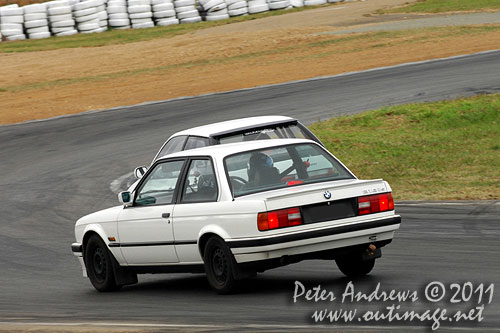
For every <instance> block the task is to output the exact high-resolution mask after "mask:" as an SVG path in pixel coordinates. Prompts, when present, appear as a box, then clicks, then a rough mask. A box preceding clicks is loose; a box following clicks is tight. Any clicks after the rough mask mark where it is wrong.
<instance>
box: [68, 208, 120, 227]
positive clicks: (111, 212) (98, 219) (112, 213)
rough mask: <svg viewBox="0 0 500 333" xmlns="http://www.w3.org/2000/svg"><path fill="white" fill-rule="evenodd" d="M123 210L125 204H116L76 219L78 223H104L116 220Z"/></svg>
mask: <svg viewBox="0 0 500 333" xmlns="http://www.w3.org/2000/svg"><path fill="white" fill-rule="evenodd" d="M122 210H123V206H116V207H112V208H107V209H103V210H100V211H98V212H95V213H92V214H89V215H85V216H84V217H82V218H80V219H79V220H78V221H76V225H83V224H90V223H103V222H116V220H117V219H118V214H119V213H120V212H121V211H122Z"/></svg>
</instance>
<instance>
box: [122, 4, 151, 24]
mask: <svg viewBox="0 0 500 333" xmlns="http://www.w3.org/2000/svg"><path fill="white" fill-rule="evenodd" d="M127 12H128V15H129V18H130V24H131V26H132V28H133V29H144V28H152V27H154V26H155V24H154V22H153V12H152V8H151V1H150V0H128V2H127Z"/></svg>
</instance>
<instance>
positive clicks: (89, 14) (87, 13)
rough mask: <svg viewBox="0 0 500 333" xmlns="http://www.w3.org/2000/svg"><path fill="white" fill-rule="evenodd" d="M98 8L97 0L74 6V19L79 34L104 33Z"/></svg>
mask: <svg viewBox="0 0 500 333" xmlns="http://www.w3.org/2000/svg"><path fill="white" fill-rule="evenodd" d="M97 7H98V3H97V0H85V1H82V2H79V3H76V4H75V5H74V6H73V17H74V20H75V22H76V28H77V29H78V32H80V33H82V34H90V33H94V32H102V31H101V26H100V25H99V15H98V14H97Z"/></svg>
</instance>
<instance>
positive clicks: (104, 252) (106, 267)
mask: <svg viewBox="0 0 500 333" xmlns="http://www.w3.org/2000/svg"><path fill="white" fill-rule="evenodd" d="M83 258H84V260H85V266H86V267H87V275H88V277H89V280H90V282H91V283H92V285H93V286H94V288H95V289H97V290H99V291H115V290H118V289H120V287H121V286H119V285H117V284H116V280H115V272H114V270H113V263H112V260H113V258H112V257H111V254H110V253H109V251H108V248H107V247H106V244H104V242H103V241H102V239H101V237H99V236H98V235H92V236H90V238H89V240H88V242H87V244H86V245H85V254H84V257H83Z"/></svg>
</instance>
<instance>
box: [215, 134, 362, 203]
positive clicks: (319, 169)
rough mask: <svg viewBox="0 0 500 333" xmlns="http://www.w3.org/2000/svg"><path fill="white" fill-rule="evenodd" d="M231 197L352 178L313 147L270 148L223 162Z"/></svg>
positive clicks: (327, 155)
mask: <svg viewBox="0 0 500 333" xmlns="http://www.w3.org/2000/svg"><path fill="white" fill-rule="evenodd" d="M224 163H225V168H226V172H227V175H228V177H229V184H231V187H232V191H233V195H234V197H238V196H242V195H246V194H251V193H257V192H262V191H268V190H274V189H279V188H283V187H287V186H300V185H303V184H309V183H316V182H324V181H332V180H340V179H352V178H354V176H353V175H352V174H351V173H350V172H349V171H348V170H347V169H346V168H345V167H344V166H342V164H341V163H340V162H339V161H337V160H336V159H335V158H334V157H332V156H331V155H330V154H329V153H328V152H326V151H325V150H324V149H323V148H321V147H319V146H318V145H315V144H298V145H288V146H281V147H272V148H266V149H260V150H254V151H249V152H243V153H238V154H234V155H230V156H228V157H226V158H225V160H224Z"/></svg>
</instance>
